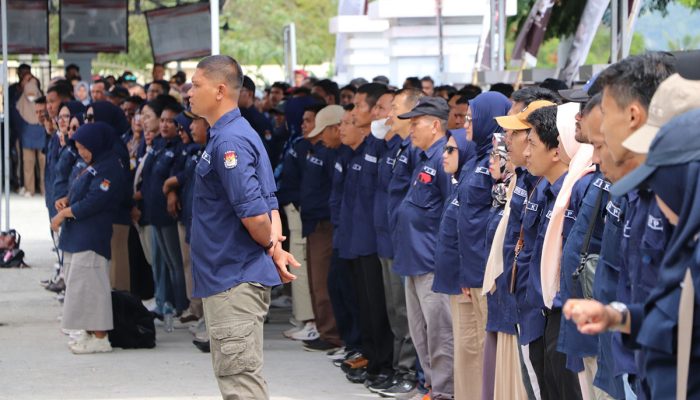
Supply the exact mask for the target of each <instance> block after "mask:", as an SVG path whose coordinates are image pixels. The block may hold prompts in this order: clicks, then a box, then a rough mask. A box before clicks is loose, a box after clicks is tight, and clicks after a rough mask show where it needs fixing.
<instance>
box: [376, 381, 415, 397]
mask: <svg viewBox="0 0 700 400" xmlns="http://www.w3.org/2000/svg"><path fill="white" fill-rule="evenodd" d="M416 387H417V385H416V382H415V381H411V380H408V379H399V380H398V381H397V382H396V383H395V384H394V386H392V387H390V388H388V389H386V390H382V391H378V392H375V393H378V394H379V395H380V396H382V397H397V396H400V395H405V394H408V393H412V392H414V391H416ZM370 390H371V389H370Z"/></svg>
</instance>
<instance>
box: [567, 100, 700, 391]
mask: <svg viewBox="0 0 700 400" xmlns="http://www.w3.org/2000/svg"><path fill="white" fill-rule="evenodd" d="M698 124H700V110H698V109H696V110H693V111H689V112H687V113H685V114H682V115H680V116H678V117H676V118H674V119H672V120H671V121H670V122H669V123H668V124H666V125H664V126H663V127H662V128H661V130H660V131H659V132H658V135H657V137H656V139H654V141H653V142H652V144H651V147H650V150H649V153H648V155H647V159H646V161H645V163H644V165H642V166H640V167H638V168H637V169H635V170H634V171H632V172H631V173H630V174H628V175H627V176H625V177H624V178H623V179H622V180H620V181H618V182H617V183H615V185H614V186H613V188H612V194H613V195H622V194H625V193H627V192H629V191H630V190H633V189H634V188H635V187H638V186H640V185H646V186H648V187H649V188H650V189H651V190H652V191H653V192H654V193H656V197H657V201H658V204H659V208H660V209H661V211H662V212H663V214H664V215H665V216H666V218H668V220H669V222H670V223H671V224H673V225H675V229H674V232H673V234H672V236H671V239H670V241H669V243H668V245H667V247H666V251H665V254H664V258H663V261H662V264H661V267H660V269H659V275H658V280H657V283H656V286H655V287H654V288H653V289H652V291H651V293H650V294H649V297H648V298H647V299H646V301H645V303H644V304H641V303H636V304H622V303H619V302H612V303H610V304H609V305H603V304H601V303H599V302H597V301H594V300H569V301H568V302H567V303H566V305H565V306H564V315H565V316H566V318H569V319H572V320H573V321H574V322H575V323H576V325H577V327H578V329H579V331H581V332H582V333H586V334H591V335H594V334H599V333H601V332H605V331H619V332H621V333H622V337H623V340H624V341H625V344H626V345H628V346H631V347H633V348H635V347H636V346H641V352H642V357H643V359H644V369H645V374H646V379H647V383H648V385H649V388H650V393H649V394H650V398H653V399H655V400H656V399H669V400H670V399H685V398H697V397H698V396H700V379H698V378H697V376H698V373H700V316H698V311H699V310H700V307H699V305H698V302H699V301H698V297H700V290H698V288H700V280H699V279H698V277H700V244H699V243H698V233H699V232H700V136H698V135H697V134H695V133H696V131H697V126H698Z"/></svg>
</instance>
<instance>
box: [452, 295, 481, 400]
mask: <svg viewBox="0 0 700 400" xmlns="http://www.w3.org/2000/svg"><path fill="white" fill-rule="evenodd" d="M471 293H472V296H471V300H469V299H467V298H466V297H465V296H464V295H463V294H460V295H457V296H454V295H452V296H450V311H451V312H452V333H453V335H454V363H455V364H454V372H455V377H454V384H455V400H481V383H482V382H481V377H482V375H483V367H484V339H485V338H486V313H487V311H486V310H487V307H486V297H484V296H481V288H478V289H472V290H471Z"/></svg>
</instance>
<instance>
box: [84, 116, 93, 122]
mask: <svg viewBox="0 0 700 400" xmlns="http://www.w3.org/2000/svg"><path fill="white" fill-rule="evenodd" d="M85 122H95V114H85Z"/></svg>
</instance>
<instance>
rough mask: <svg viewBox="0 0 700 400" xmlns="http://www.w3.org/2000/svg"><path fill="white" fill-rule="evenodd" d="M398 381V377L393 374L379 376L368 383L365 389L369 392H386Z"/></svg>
mask: <svg viewBox="0 0 700 400" xmlns="http://www.w3.org/2000/svg"><path fill="white" fill-rule="evenodd" d="M398 381H399V379H398V377H396V376H394V374H391V375H379V376H377V377H376V378H375V379H374V381H372V382H369V385H366V386H367V389H369V390H370V392H372V393H379V392H381V391H383V390H387V389H389V388H390V387H393V386H394V385H395V384H396V383H398Z"/></svg>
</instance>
